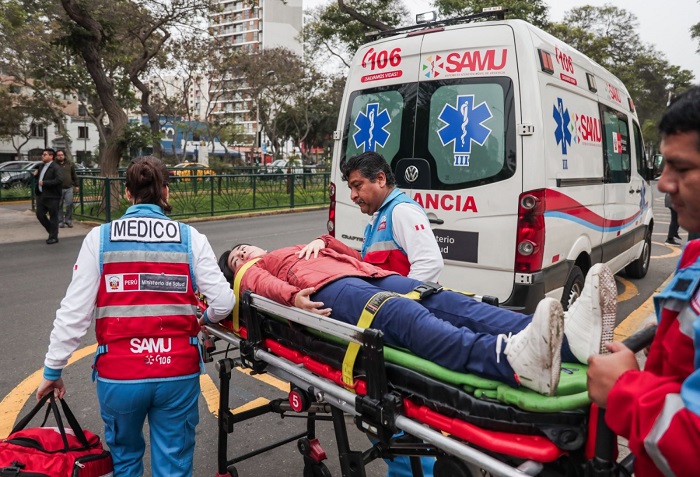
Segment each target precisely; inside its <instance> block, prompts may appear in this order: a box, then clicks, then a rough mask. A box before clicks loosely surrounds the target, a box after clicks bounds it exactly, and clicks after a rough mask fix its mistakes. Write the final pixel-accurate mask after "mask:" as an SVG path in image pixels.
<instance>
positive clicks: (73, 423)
mask: <svg viewBox="0 0 700 477" xmlns="http://www.w3.org/2000/svg"><path fill="white" fill-rule="evenodd" d="M49 400H51V403H50V404H49V408H48V409H47V410H46V417H48V414H49V409H50V410H51V411H52V412H53V416H54V419H55V420H56V426H57V427H58V430H59V432H60V433H61V438H62V439H63V445H64V447H65V449H66V450H68V449H69V446H68V437H67V436H66V428H65V426H64V425H63V419H61V413H60V411H59V409H58V405H57V404H56V399H55V398H54V395H53V392H50V393H49V394H47V395H46V396H44V397H43V398H41V400H40V401H39V402H38V403H37V404H36V406H34V407H33V408H32V410H31V411H29V413H28V414H27V415H26V416H24V417H23V418H22V419H21V420H20V421H19V422H18V423H17V424H16V425H15V427H13V428H12V431H11V432H10V434H14V433H15V432H18V431H21V430H22V429H24V428H25V427H27V425H28V424H29V422H30V421H31V420H32V419H33V418H34V416H36V414H37V413H38V412H39V410H41V408H42V407H44V405H45V404H46V402H47V401H49ZM59 401H61V407H62V408H63V415H64V416H65V417H66V421H67V422H68V426H69V427H70V428H71V429H73V433H74V434H75V437H76V438H77V439H78V441H80V443H81V444H82V445H83V446H85V447H86V448H89V447H90V443H89V442H88V440H87V437H85V432H84V431H83V428H82V427H80V424H79V423H78V420H77V419H76V418H75V415H74V414H73V411H71V410H70V407H68V403H67V402H66V401H65V399H59ZM46 417H45V418H44V422H43V423H42V426H43V425H44V424H45V423H46Z"/></svg>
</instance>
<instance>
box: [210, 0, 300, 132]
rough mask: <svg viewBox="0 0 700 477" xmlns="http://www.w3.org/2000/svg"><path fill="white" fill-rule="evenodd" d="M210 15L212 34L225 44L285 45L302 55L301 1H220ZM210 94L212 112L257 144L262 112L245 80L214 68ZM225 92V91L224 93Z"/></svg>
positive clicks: (253, 49)
mask: <svg viewBox="0 0 700 477" xmlns="http://www.w3.org/2000/svg"><path fill="white" fill-rule="evenodd" d="M216 3H217V9H216V11H215V12H213V13H211V14H210V16H209V28H210V31H211V32H212V34H213V35H214V36H215V37H216V38H217V39H219V40H220V41H221V42H222V43H224V44H227V45H228V44H230V45H231V46H232V47H233V48H240V49H241V50H243V51H245V52H248V53H257V52H260V51H262V50H263V49H268V48H275V47H280V46H282V47H285V48H287V49H289V50H291V51H293V52H295V53H298V54H299V55H301V53H302V45H301V44H300V43H299V41H298V40H297V37H298V35H299V33H300V32H301V28H302V14H303V9H302V0H218V1H217V2H216ZM209 80H210V81H209V94H210V97H211V98H213V102H214V105H213V106H214V107H213V108H212V111H211V114H212V115H213V116H219V117H221V118H222V119H224V118H225V119H227V120H230V121H231V123H233V124H234V125H236V126H238V127H239V129H240V132H241V133H242V135H243V137H244V138H245V139H244V140H243V141H242V143H243V144H246V145H253V144H256V141H255V135H256V133H257V132H258V131H259V130H260V128H259V121H258V120H259V112H258V111H257V109H256V107H255V105H254V104H253V101H252V100H251V99H250V98H249V96H248V95H247V94H246V85H245V82H243V81H240V82H239V81H223V80H221V79H219V78H216V72H215V71H213V72H212V75H211V77H210V78H209ZM222 92H225V94H221V93H222Z"/></svg>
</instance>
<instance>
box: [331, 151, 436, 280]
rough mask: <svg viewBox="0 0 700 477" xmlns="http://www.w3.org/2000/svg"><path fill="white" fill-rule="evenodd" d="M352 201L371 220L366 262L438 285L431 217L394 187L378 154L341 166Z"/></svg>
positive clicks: (366, 237)
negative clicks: (429, 218)
mask: <svg viewBox="0 0 700 477" xmlns="http://www.w3.org/2000/svg"><path fill="white" fill-rule="evenodd" d="M340 170H341V172H342V174H343V180H344V181H346V182H347V183H348V187H349V188H350V199H351V200H352V201H353V202H355V203H356V204H357V205H358V206H360V210H361V211H362V213H364V214H367V215H369V216H370V217H371V218H370V220H369V224H368V225H367V227H365V233H364V242H363V244H362V259H363V260H364V261H365V262H368V263H371V264H373V265H376V266H378V267H380V268H383V269H385V270H391V271H393V272H398V273H400V274H401V275H403V276H405V277H409V278H413V279H415V280H420V281H424V282H425V281H432V282H437V281H438V279H439V278H440V273H442V268H443V266H444V264H443V261H442V254H441V253H440V247H439V246H438V243H437V241H436V240H435V235H434V234H433V231H432V229H431V228H430V222H429V221H428V216H427V215H426V214H425V211H424V210H423V208H422V207H421V206H420V205H419V204H418V203H417V202H416V201H414V200H413V199H411V198H410V197H408V196H407V195H406V194H404V193H403V192H401V191H400V190H399V189H397V188H396V178H395V177H394V173H393V172H391V167H390V166H389V164H388V163H387V162H386V161H385V160H384V158H383V157H382V156H381V155H379V154H377V153H376V152H365V153H363V154H360V155H358V156H354V157H351V158H350V159H348V160H345V159H343V160H342V161H341V162H340Z"/></svg>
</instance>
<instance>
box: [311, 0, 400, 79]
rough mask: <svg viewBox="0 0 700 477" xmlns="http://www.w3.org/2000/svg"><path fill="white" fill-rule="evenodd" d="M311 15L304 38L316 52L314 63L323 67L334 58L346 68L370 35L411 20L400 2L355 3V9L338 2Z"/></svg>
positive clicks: (366, 0) (374, 0) (367, 0)
mask: <svg viewBox="0 0 700 477" xmlns="http://www.w3.org/2000/svg"><path fill="white" fill-rule="evenodd" d="M309 13H310V18H309V21H308V22H307V23H306V25H305V26H304V31H303V36H304V39H305V40H306V41H307V42H308V46H309V51H314V52H316V53H315V58H314V59H315V60H316V61H317V62H318V63H319V64H322V63H325V62H326V61H327V60H328V59H329V58H331V57H332V58H335V59H337V60H338V61H340V62H341V63H342V64H343V65H344V66H345V67H349V66H350V61H351V59H352V55H354V54H355V51H357V49H358V48H359V47H360V46H361V45H363V44H364V43H366V42H367V37H366V34H367V33H369V32H373V31H377V30H388V29H391V28H395V27H397V26H399V25H401V24H402V23H405V22H406V21H407V20H408V10H406V7H405V6H404V4H403V2H402V1H401V0H356V1H354V2H353V3H352V6H351V5H349V4H348V3H347V2H345V1H343V0H338V1H337V2H333V3H330V4H328V5H325V6H319V7H316V8H315V9H313V10H311V11H310V12H309Z"/></svg>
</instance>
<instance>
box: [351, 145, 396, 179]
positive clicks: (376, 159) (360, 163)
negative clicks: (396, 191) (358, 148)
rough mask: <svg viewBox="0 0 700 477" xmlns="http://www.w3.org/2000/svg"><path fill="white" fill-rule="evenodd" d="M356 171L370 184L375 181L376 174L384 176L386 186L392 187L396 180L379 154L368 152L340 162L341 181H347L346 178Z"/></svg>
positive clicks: (389, 167)
mask: <svg viewBox="0 0 700 477" xmlns="http://www.w3.org/2000/svg"><path fill="white" fill-rule="evenodd" d="M353 171H358V172H359V173H360V174H362V177H366V178H367V179H369V181H370V182H374V181H376V180H377V174H379V173H380V172H383V173H384V175H385V176H386V185H388V186H389V187H394V186H395V185H396V178H395V177H394V173H393V172H391V166H389V164H388V163H387V162H386V160H384V158H383V157H382V156H381V154H377V153H376V152H373V151H369V152H363V153H362V154H360V155H357V156H353V157H351V158H350V159H347V160H346V159H343V160H341V161H340V172H341V173H342V175H343V180H344V181H345V182H347V181H348V176H349V175H350V173H351V172H353Z"/></svg>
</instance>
